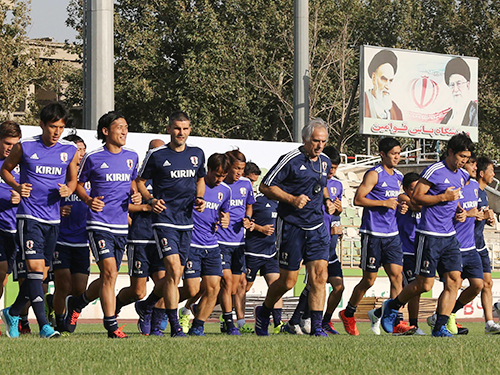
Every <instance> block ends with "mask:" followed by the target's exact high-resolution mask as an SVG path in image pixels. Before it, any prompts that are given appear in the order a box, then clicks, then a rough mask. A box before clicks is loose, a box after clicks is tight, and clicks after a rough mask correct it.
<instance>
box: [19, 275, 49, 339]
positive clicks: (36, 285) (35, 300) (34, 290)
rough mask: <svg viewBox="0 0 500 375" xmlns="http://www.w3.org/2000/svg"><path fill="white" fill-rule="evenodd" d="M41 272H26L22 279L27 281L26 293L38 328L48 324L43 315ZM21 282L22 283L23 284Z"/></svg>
mask: <svg viewBox="0 0 500 375" xmlns="http://www.w3.org/2000/svg"><path fill="white" fill-rule="evenodd" d="M42 282H43V272H28V277H27V278H26V280H24V283H27V287H28V294H29V297H30V301H31V308H32V309H33V312H34V313H35V316H36V320H37V322H38V325H39V326H40V329H41V328H42V327H43V326H44V325H45V324H49V322H48V321H47V317H46V316H45V302H44V299H43V296H44V293H43V286H42ZM24 283H23V284H24Z"/></svg>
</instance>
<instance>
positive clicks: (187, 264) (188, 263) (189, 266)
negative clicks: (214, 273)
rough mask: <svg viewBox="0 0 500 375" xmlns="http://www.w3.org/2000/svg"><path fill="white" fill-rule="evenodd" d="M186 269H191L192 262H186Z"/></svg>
mask: <svg viewBox="0 0 500 375" xmlns="http://www.w3.org/2000/svg"><path fill="white" fill-rule="evenodd" d="M186 268H187V269H188V270H190V269H191V268H193V262H192V261H190V260H188V261H187V262H186Z"/></svg>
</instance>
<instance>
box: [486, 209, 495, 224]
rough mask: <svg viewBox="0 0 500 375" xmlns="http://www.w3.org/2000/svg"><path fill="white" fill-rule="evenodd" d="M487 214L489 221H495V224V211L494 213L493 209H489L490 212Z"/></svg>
mask: <svg viewBox="0 0 500 375" xmlns="http://www.w3.org/2000/svg"><path fill="white" fill-rule="evenodd" d="M485 212H487V213H488V214H487V219H488V220H493V222H494V221H495V211H493V210H492V209H491V208H488V211H485Z"/></svg>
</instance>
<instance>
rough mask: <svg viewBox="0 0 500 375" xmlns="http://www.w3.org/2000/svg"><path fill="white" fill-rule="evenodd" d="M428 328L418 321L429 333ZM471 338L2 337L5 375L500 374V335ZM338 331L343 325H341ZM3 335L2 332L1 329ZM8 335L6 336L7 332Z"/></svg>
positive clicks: (211, 327) (95, 329)
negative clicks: (112, 338)
mask: <svg viewBox="0 0 500 375" xmlns="http://www.w3.org/2000/svg"><path fill="white" fill-rule="evenodd" d="M424 324H425V323H423V324H421V326H422V328H423V329H424V331H426V333H429V332H430V331H429V329H428V327H427V326H424ZM466 326H467V327H468V328H469V329H470V333H469V335H468V336H461V337H455V338H453V339H440V338H433V337H430V336H423V337H416V336H414V337H393V336H389V335H382V336H380V337H376V336H374V335H373V334H371V331H370V330H369V324H368V323H359V325H358V327H359V330H360V332H361V335H360V336H358V337H351V336H348V335H347V334H346V333H345V332H343V331H341V335H339V336H335V337H329V338H327V339H326V338H315V337H309V336H290V335H282V334H281V335H274V336H273V335H271V336H269V337H267V338H266V337H256V336H255V335H245V336H243V337H228V336H225V335H221V334H219V333H217V332H218V324H208V325H207V329H206V331H207V337H189V338H187V339H172V338H170V337H164V338H158V337H144V336H141V335H139V334H138V333H137V329H136V327H135V326H134V325H132V324H130V325H127V326H125V328H124V331H125V332H126V333H127V334H129V335H130V338H129V339H128V340H110V339H108V338H107V336H106V333H105V332H104V329H103V328H102V325H100V324H79V325H78V328H77V331H76V332H75V334H73V335H72V336H70V337H61V338H59V339H54V340H42V339H40V338H39V337H38V335H37V334H32V335H31V336H22V337H20V338H19V339H16V340H12V339H8V338H7V337H6V336H5V335H4V334H2V336H1V337H0V372H1V373H5V374H34V373H36V374H48V373H53V374H54V373H55V374H78V373H81V374H136V375H139V374H140V375H142V374H159V373H165V374H166V373H168V374H180V373H183V374H236V373H238V374H245V375H246V374H396V373H402V374H429V373H434V374H488V373H498V372H499V371H500V360H499V358H500V335H498V336H486V335H485V334H484V328H483V323H468V324H466ZM336 327H337V328H341V326H340V323H336ZM2 330H3V327H2ZM2 333H3V332H2Z"/></svg>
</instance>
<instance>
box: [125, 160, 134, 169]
mask: <svg viewBox="0 0 500 375" xmlns="http://www.w3.org/2000/svg"><path fill="white" fill-rule="evenodd" d="M127 167H128V169H132V168H133V167H134V161H133V160H132V159H127Z"/></svg>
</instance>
